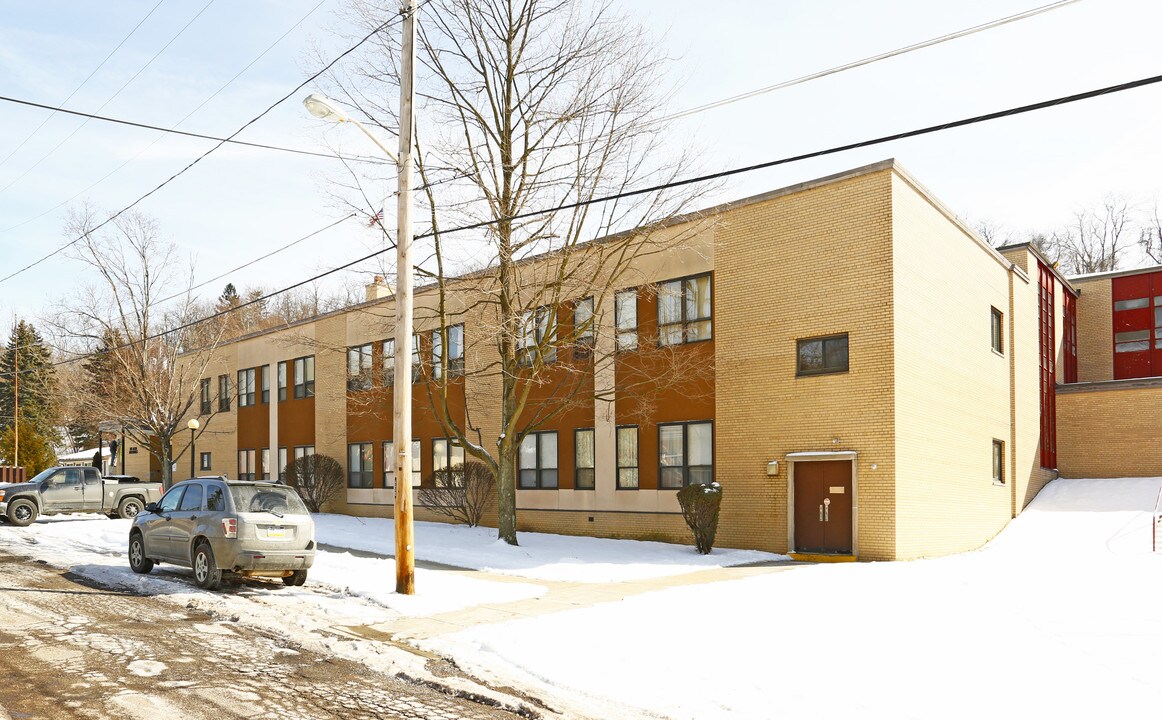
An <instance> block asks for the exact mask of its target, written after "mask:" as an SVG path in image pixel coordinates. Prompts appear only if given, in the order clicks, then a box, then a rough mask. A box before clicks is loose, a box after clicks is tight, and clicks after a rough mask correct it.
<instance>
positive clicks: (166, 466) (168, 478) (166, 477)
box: [158, 438, 173, 490]
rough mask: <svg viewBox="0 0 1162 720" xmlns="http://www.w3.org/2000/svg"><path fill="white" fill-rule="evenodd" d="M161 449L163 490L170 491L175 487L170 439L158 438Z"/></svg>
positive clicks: (159, 449)
mask: <svg viewBox="0 0 1162 720" xmlns="http://www.w3.org/2000/svg"><path fill="white" fill-rule="evenodd" d="M158 442H159V444H160V447H159V448H158V452H159V453H160V454H161V457H160V458H158V459H159V460H161V486H162V489H163V490H169V489H170V488H171V487H173V458H172V457H171V456H172V455H173V447H171V443H170V438H158Z"/></svg>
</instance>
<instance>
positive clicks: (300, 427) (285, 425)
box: [263, 388, 315, 457]
mask: <svg viewBox="0 0 1162 720" xmlns="http://www.w3.org/2000/svg"><path fill="white" fill-rule="evenodd" d="M290 390H291V388H287V391H288V393H289V392H290ZM314 444H315V398H314V397H313V396H312V397H306V398H299V399H297V400H296V399H295V398H293V397H288V398H287V399H286V400H283V401H282V402H280V403H279V404H278V446H279V447H284V448H287V455H288V456H290V457H293V455H294V453H293V451H292V450H291V448H294V447H295V446H296V445H314ZM263 447H265V445H263ZM271 452H272V453H273V452H276V451H275V450H271Z"/></svg>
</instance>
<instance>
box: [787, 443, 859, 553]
mask: <svg viewBox="0 0 1162 720" xmlns="http://www.w3.org/2000/svg"><path fill="white" fill-rule="evenodd" d="M851 507H852V500H851V462H850V461H848V460H835V461H832V460H828V461H824V462H797V463H795V550H797V551H799V552H820V553H850V552H851V546H852V545H851Z"/></svg>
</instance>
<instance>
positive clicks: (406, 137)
mask: <svg viewBox="0 0 1162 720" xmlns="http://www.w3.org/2000/svg"><path fill="white" fill-rule="evenodd" d="M403 16H404V22H403V43H402V55H403V57H402V60H401V63H400V84H399V154H398V155H397V154H396V153H393V152H392V151H391V150H390V149H388V147H387V146H386V145H384V144H383V143H382V142H381V141H380V140H379V138H377V137H376V136H375V135H373V134H372V133H371V131H369V130H368V129H367V128H366V127H364V125H363V123H361V122H359V121H358V120H355V119H354V118H352V117H351V116H349V115H348V114H347V113H345V112H343V110H342V109H340V108H339V107H338V106H337V105H336V104H335V103H334V102H333V101H331V100H329V99H327V98H326V97H324V96H322V95H308V96H307V97H306V98H304V99H303V105H305V106H306V108H307V111H308V112H310V113H311V115H314V116H315V117H317V118H319V119H321V120H330V121H332V122H349V123H351V124H352V125H354V126H355V127H357V128H359V129H360V130H362V131H363V134H364V135H366V136H367V137H368V138H370V139H371V141H372V142H374V143H375V144H376V146H378V147H379V149H380V150H382V151H383V152H384V153H385V154H386V155H387V156H388V157H389V158H391V159H392V160H393V161H394V162H395V167H396V171H397V181H396V222H397V225H396V238H395V247H396V268H395V271H396V284H395V347H396V352H395V381H394V384H393V392H392V400H393V408H392V441H393V442H394V443H395V591H396V592H397V593H399V594H401V595H414V594H415V592H416V587H415V584H416V558H415V546H414V544H413V543H414V539H413V538H414V536H413V527H412V483H411V477H412V453H411V447H412V385H411V382H412V354H411V347H412V342H413V341H412V261H411V251H412V219H411V204H412V192H411V184H412V127H413V125H414V120H415V116H414V113H413V110H412V95H413V93H414V92H415V88H414V86H415V45H416V3H415V0H405V3H404V8H403Z"/></svg>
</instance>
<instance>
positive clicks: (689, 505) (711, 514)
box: [678, 482, 722, 555]
mask: <svg viewBox="0 0 1162 720" xmlns="http://www.w3.org/2000/svg"><path fill="white" fill-rule="evenodd" d="M678 504H679V505H681V506H682V517H684V518H686V524H687V525H689V526H690V530H691V531H692V532H693V533H694V545H695V546H696V547H697V548H698V552H700V553H702V554H703V555H709V554H710V551H711V550H712V549H713V548H714V536H715V535H717V534H718V510H719V508H721V506H722V486H721V485H719V484H718V483H716V482H712V483H710V484H709V485H703V484H701V483H699V484H696V485H687V486H686V487H684V488H682V489H681V490H679V491H678Z"/></svg>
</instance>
